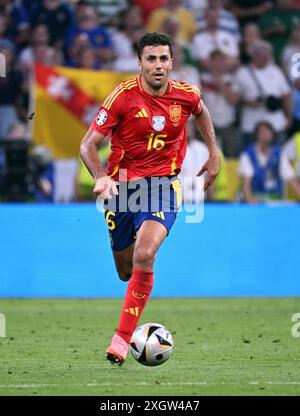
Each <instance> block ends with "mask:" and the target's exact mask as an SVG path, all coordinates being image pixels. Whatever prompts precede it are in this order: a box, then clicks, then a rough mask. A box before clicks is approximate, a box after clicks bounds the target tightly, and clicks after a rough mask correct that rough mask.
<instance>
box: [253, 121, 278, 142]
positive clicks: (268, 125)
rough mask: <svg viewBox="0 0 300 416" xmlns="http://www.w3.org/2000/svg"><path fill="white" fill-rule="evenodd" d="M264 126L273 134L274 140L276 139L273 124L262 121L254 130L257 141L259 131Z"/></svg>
mask: <svg viewBox="0 0 300 416" xmlns="http://www.w3.org/2000/svg"><path fill="white" fill-rule="evenodd" d="M263 126H264V127H267V128H268V129H269V130H270V131H271V132H272V133H273V138H274V136H275V130H274V127H273V126H272V124H271V123H269V122H268V121H260V122H258V123H257V124H256V126H255V129H254V137H255V140H256V139H257V135H258V130H259V129H260V128H261V127H263Z"/></svg>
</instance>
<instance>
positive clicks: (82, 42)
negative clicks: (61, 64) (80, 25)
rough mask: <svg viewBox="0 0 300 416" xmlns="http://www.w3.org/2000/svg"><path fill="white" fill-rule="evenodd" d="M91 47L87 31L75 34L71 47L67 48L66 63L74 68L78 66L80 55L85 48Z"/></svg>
mask: <svg viewBox="0 0 300 416" xmlns="http://www.w3.org/2000/svg"><path fill="white" fill-rule="evenodd" d="M90 47H91V43H90V40H89V37H88V35H87V34H86V33H80V34H79V35H76V36H74V37H73V39H72V43H71V45H70V47H69V48H68V49H67V58H66V61H65V65H66V66H70V67H74V68H76V67H78V66H79V60H80V56H81V55H82V53H83V51H84V50H86V49H88V48H90Z"/></svg>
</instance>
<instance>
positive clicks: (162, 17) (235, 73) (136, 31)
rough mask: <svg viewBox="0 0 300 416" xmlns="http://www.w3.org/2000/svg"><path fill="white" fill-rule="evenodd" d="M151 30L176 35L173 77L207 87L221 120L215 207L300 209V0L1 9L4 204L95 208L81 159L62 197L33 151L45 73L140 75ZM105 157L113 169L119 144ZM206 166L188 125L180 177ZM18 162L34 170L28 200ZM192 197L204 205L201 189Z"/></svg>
mask: <svg viewBox="0 0 300 416" xmlns="http://www.w3.org/2000/svg"><path fill="white" fill-rule="evenodd" d="M146 31H149V32H152V31H157V32H164V33H168V34H169V35H170V36H171V37H172V39H173V42H174V67H173V71H172V73H171V78H173V79H177V80H179V81H184V82H187V83H190V84H193V85H196V86H197V87H199V88H200V89H201V91H202V96H203V99H204V101H205V103H206V105H207V107H208V109H209V111H210V114H211V117H212V120H213V123H214V126H215V131H216V135H217V139H218V142H219V145H220V148H221V149H222V164H221V170H220V174H219V175H218V179H217V180H216V183H215V184H214V187H213V189H211V190H210V192H209V193H208V194H207V195H206V198H207V199H208V200H210V201H222V202H226V201H232V200H241V201H245V202H252V203H255V202H264V201H270V200H284V199H287V198H289V199H294V200H298V201H300V72H299V70H300V68H299V63H298V61H300V1H299V0H294V1H293V0H274V1H269V0H89V1H88V0H69V1H66V0H65V1H64V0H15V1H10V0H0V54H2V56H4V57H5V64H6V68H5V69H6V74H5V77H4V76H1V77H0V146H1V143H2V146H1V148H2V151H1V152H0V172H1V173H0V198H1V199H2V201H6V200H12V201H18V200H24V199H25V200H36V201H55V202H62V201H64V202H69V201H76V200H77V201H81V200H87V199H89V198H92V179H91V178H88V175H86V172H84V167H83V165H82V164H81V163H80V162H79V161H76V163H73V164H72V165H71V166H72V169H73V170H72V173H71V174H69V176H68V175H65V174H64V175H65V178H66V177H67V176H68V177H69V184H67V183H65V185H64V186H65V187H66V188H70V186H69V185H70V184H71V192H70V191H69V192H68V193H65V195H67V196H66V198H65V199H64V200H63V199H60V198H59V197H57V196H55V195H56V193H55V187H56V180H55V174H54V170H55V161H54V160H53V158H51V154H50V153H49V151H48V150H47V149H45V148H42V147H41V146H34V145H33V144H32V143H31V141H30V129H29V125H30V123H29V120H28V114H30V110H29V109H30V88H29V85H30V80H31V77H32V71H33V68H34V64H35V63H42V64H45V65H50V66H57V65H58V66H67V67H71V68H84V69H94V70H110V71H118V72H124V73H137V65H136V59H137V58H136V44H137V40H138V39H139V37H140V36H141V35H142V34H143V33H145V32H146ZM297 54H299V56H297ZM0 57H1V55H0ZM297 63H298V65H297ZM18 139H25V140H27V142H28V146H25V147H24V148H23V150H24V151H23V153H21V156H20V155H19V156H18V158H17V159H18V160H17V161H16V157H15V159H14V153H13V151H12V150H13V146H10V145H9V143H10V141H11V143H13V142H14V143H15V142H16V140H18ZM4 149H6V150H4ZM7 149H8V150H7ZM99 151H100V153H101V154H102V157H103V159H104V160H105V159H106V158H107V156H108V154H109V143H106V145H105V147H104V149H100V150H99ZM9 152H10V153H9ZM9 155H10V156H9ZM206 157H207V149H206V148H205V145H204V143H203V142H201V138H200V137H199V136H198V134H197V132H196V131H195V129H194V128H193V126H189V127H188V151H187V157H186V160H185V162H184V165H183V169H182V174H181V175H182V176H184V175H187V176H189V175H193V174H194V173H195V172H197V171H198V170H199V167H200V166H199V164H200V165H201V163H202V162H203V161H204V160H205V158H206ZM9 161H10V162H9ZM9 163H11V164H12V165H13V163H19V164H22V163H23V164H24V170H23V171H20V167H19V171H18V172H19V175H21V176H22V177H23V178H25V177H26V181H25V182H26V183H23V185H22V186H23V190H22V189H20V187H18V186H17V183H16V181H15V180H14V175H16V173H15V171H13V169H12V171H13V173H9V167H8V164H9ZM26 169H27V170H26ZM20 172H21V173H20ZM28 172H29V173H28ZM64 175H61V178H62V177H63V176H64ZM28 189H29V190H31V191H30V192H29V194H30V195H29V197H28V195H26V192H28ZM184 199H185V201H186V202H192V201H193V192H192V190H191V193H189V192H186V194H185V195H184ZM196 202H197V201H196Z"/></svg>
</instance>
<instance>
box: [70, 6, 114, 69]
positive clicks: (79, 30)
mask: <svg viewBox="0 0 300 416" xmlns="http://www.w3.org/2000/svg"><path fill="white" fill-rule="evenodd" d="M80 34H86V35H87V36H88V38H89V43H90V46H91V47H93V48H95V49H96V50H97V56H98V59H99V61H100V62H101V66H104V65H107V64H109V63H110V62H111V60H112V59H113V57H114V54H113V49H112V41H111V37H110V34H109V32H108V31H107V29H106V28H105V27H102V26H100V24H99V17H98V15H97V13H96V11H95V10H94V8H93V7H92V6H90V5H89V4H85V3H84V4H81V5H80V9H78V10H77V13H76V20H75V23H74V25H73V27H72V28H71V29H70V31H69V33H68V35H67V38H66V47H67V49H69V47H70V46H71V45H72V43H73V40H74V38H75V37H76V36H78V35H80Z"/></svg>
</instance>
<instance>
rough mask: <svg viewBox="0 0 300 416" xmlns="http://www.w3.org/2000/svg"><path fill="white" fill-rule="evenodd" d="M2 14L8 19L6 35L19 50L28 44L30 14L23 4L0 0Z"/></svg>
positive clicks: (0, 12)
mask: <svg viewBox="0 0 300 416" xmlns="http://www.w3.org/2000/svg"><path fill="white" fill-rule="evenodd" d="M0 16H4V17H6V19H7V26H6V31H5V33H4V35H5V36H6V37H7V38H9V39H10V40H12V41H13V42H14V44H15V46H16V48H17V49H18V50H20V49H22V48H23V47H24V46H26V45H27V42H28V38H29V26H30V22H29V15H28V13H27V10H26V9H25V7H23V6H22V4H18V3H16V4H15V2H12V1H10V0H0Z"/></svg>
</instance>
